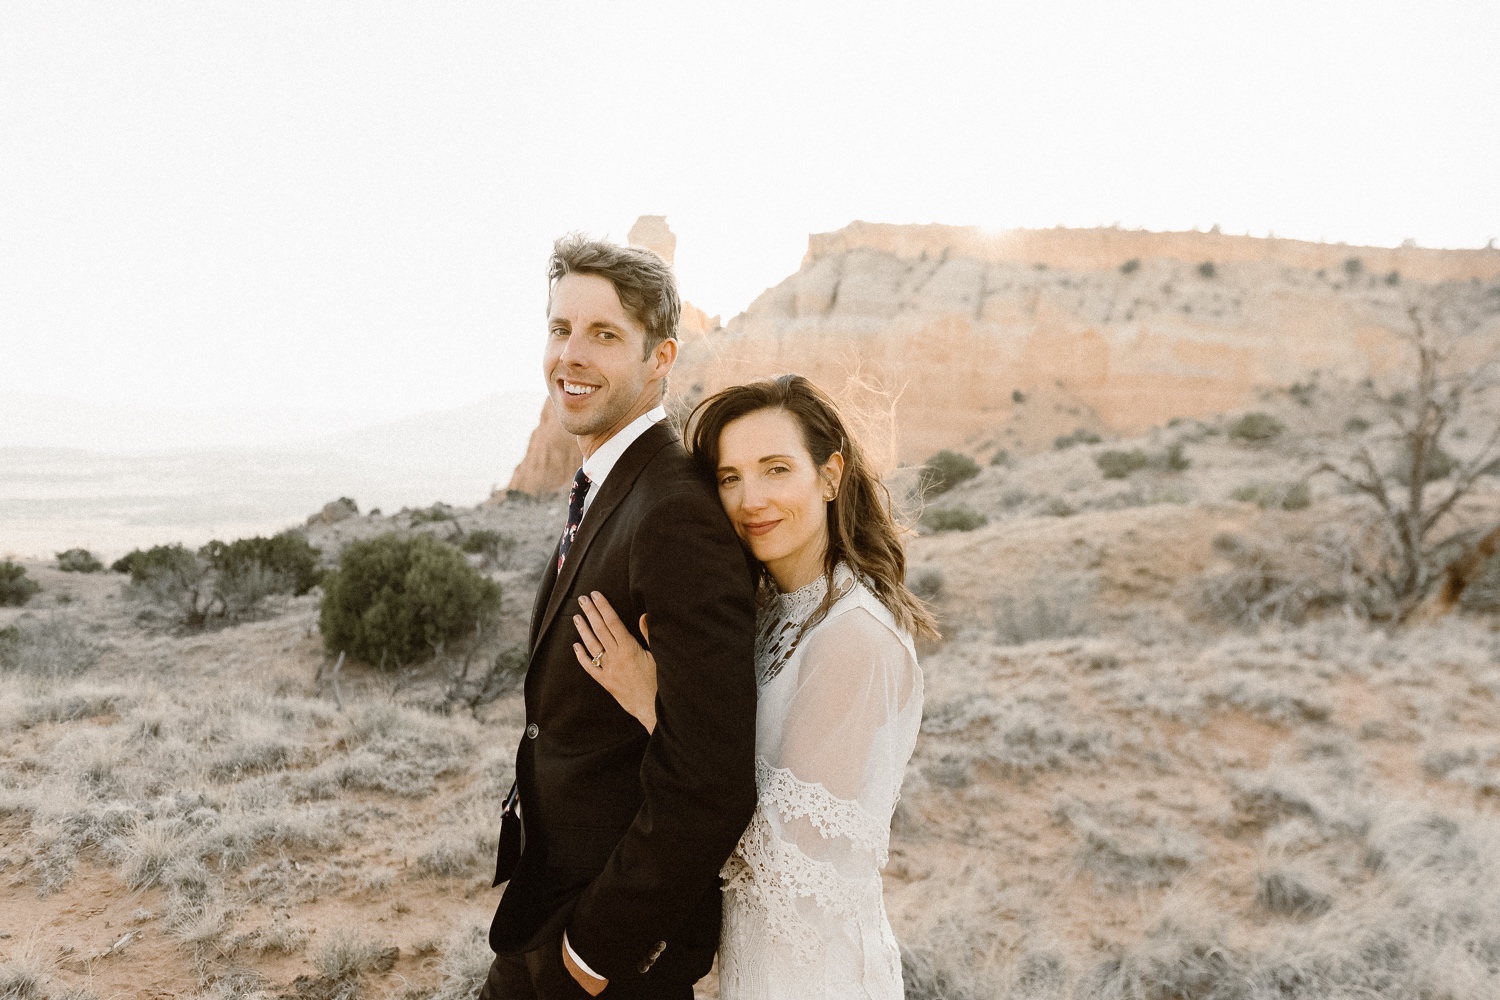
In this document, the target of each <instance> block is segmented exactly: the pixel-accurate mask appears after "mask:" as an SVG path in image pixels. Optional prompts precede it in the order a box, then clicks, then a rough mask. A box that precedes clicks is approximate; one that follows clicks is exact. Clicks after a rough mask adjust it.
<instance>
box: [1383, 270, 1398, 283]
mask: <svg viewBox="0 0 1500 1000" xmlns="http://www.w3.org/2000/svg"><path fill="white" fill-rule="evenodd" d="M1385 283H1386V284H1387V285H1399V284H1401V272H1400V271H1392V272H1391V273H1390V274H1387V275H1386V276H1385Z"/></svg>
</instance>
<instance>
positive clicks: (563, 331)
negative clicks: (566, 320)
mask: <svg viewBox="0 0 1500 1000" xmlns="http://www.w3.org/2000/svg"><path fill="white" fill-rule="evenodd" d="M567 335H568V328H567V327H565V326H554V327H553V328H552V336H554V337H566V336H567Z"/></svg>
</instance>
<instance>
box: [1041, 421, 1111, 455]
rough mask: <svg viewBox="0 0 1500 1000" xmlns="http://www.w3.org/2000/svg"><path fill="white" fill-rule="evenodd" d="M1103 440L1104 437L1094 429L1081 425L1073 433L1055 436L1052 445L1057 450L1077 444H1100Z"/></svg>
mask: <svg viewBox="0 0 1500 1000" xmlns="http://www.w3.org/2000/svg"><path fill="white" fill-rule="evenodd" d="M1102 440H1104V439H1103V438H1101V437H1100V436H1099V435H1097V434H1095V433H1094V432H1093V431H1091V430H1086V429H1084V428H1082V427H1080V428H1078V429H1077V430H1075V431H1074V432H1073V433H1072V434H1062V435H1060V436H1058V437H1055V438H1053V439H1052V447H1053V448H1054V449H1056V450H1057V451H1062V450H1064V449H1065V448H1071V447H1073V446H1074V445H1075V444H1098V443H1099V442H1100V441H1102Z"/></svg>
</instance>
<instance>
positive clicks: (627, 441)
mask: <svg viewBox="0 0 1500 1000" xmlns="http://www.w3.org/2000/svg"><path fill="white" fill-rule="evenodd" d="M665 419H667V410H666V407H664V406H656V407H653V408H652V409H650V410H648V411H646V412H645V413H643V414H641V415H640V416H638V417H636V418H635V419H634V420H632V421H631V422H630V423H629V424H626V425H625V428H624V429H623V430H621V431H620V433H618V434H616V435H615V436H614V437H612V438H610V439H609V440H608V441H606V442H604V443H603V444H601V445H600V446H599V447H598V448H597V449H595V451H594V453H593V454H592V455H590V456H589V457H588V458H586V459H584V460H583V474H584V475H585V476H588V477H589V491H588V493H587V494H585V495H584V498H583V514H582V515H581V516H580V517H579V519H578V523H579V524H582V523H583V519H584V518H586V517H588V516H589V507H590V506H592V505H593V503H594V497H596V496H598V495H599V488H600V487H601V486H603V485H604V480H606V479H608V478H609V474H610V472H611V470H613V469H614V467H615V465H616V464H617V463H618V462H619V461H620V456H621V455H623V454H625V449H627V448H629V447H630V446H631V445H633V444H635V441H636V438H638V437H640V436H641V435H642V434H644V433H646V432H647V431H648V430H650V429H651V428H652V427H653V426H655V425H656V424H658V423H660V422H661V421H663V420H665ZM563 947H564V948H566V949H568V957H569V958H571V959H573V961H574V962H575V963H577V965H578V967H579V968H580V969H582V970H583V971H584V972H585V973H587V974H588V975H590V976H592V977H594V978H595V979H599V980H603V979H604V977H603V976H601V975H599V973H597V972H595V971H594V970H593V969H591V968H589V964H588V963H587V962H585V961H584V960H583V958H582V957H581V956H580V955H579V954H578V952H576V951H574V950H573V946H572V945H571V944H569V943H568V932H567V931H563Z"/></svg>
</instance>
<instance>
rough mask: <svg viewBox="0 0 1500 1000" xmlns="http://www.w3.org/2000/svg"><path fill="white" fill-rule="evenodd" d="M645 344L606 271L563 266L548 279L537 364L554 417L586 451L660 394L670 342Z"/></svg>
mask: <svg viewBox="0 0 1500 1000" xmlns="http://www.w3.org/2000/svg"><path fill="white" fill-rule="evenodd" d="M645 346H646V331H645V328H644V327H642V326H641V324H640V323H639V322H637V321H636V319H635V317H633V316H631V315H630V313H629V312H627V311H626V309H625V307H624V306H623V305H621V304H620V296H619V295H618V294H617V293H616V292H615V286H614V284H613V283H612V282H611V281H610V280H609V279H608V278H603V277H600V276H599V275H597V274H565V275H563V276H562V277H561V278H559V279H558V281H557V283H556V284H555V285H553V286H552V306H551V308H550V309H549V310H548V313H547V350H546V353H545V355H544V356H543V360H542V371H543V373H544V374H545V376H546V378H547V393H548V395H549V396H551V398H552V405H553V407H554V408H555V409H556V411H557V418H558V420H559V421H560V422H561V423H562V425H563V429H564V430H566V431H567V432H568V433H569V434H573V435H576V436H577V437H578V439H579V444H580V446H581V447H582V448H583V452H584V454H585V455H586V456H587V455H591V454H593V452H594V450H595V449H596V448H598V447H599V445H601V444H603V443H604V442H605V441H607V440H609V439H610V437H612V436H613V435H614V434H615V433H616V432H617V431H619V430H621V429H622V428H624V427H625V426H626V425H627V424H629V423H630V422H631V421H632V420H634V419H635V418H636V417H638V416H640V415H641V414H642V413H645V412H646V411H648V410H650V409H651V408H652V407H653V406H655V405H656V404H657V402H658V400H659V399H660V396H661V380H662V379H663V378H664V377H666V375H667V372H669V371H670V370H671V368H672V362H673V361H674V360H675V359H676V357H677V343H676V341H672V340H667V341H663V342H662V343H661V344H658V345H657V347H656V348H655V349H653V350H652V351H651V352H650V354H646V351H645ZM642 355H646V356H645V357H642Z"/></svg>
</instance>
